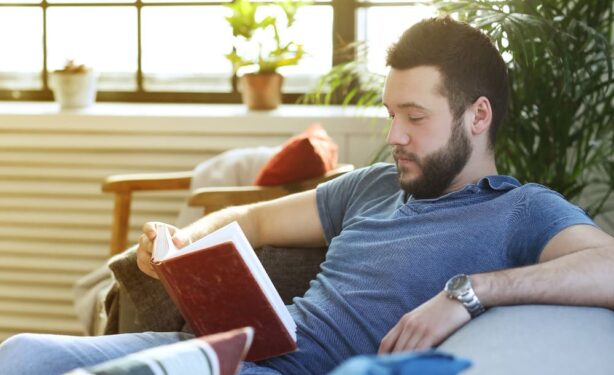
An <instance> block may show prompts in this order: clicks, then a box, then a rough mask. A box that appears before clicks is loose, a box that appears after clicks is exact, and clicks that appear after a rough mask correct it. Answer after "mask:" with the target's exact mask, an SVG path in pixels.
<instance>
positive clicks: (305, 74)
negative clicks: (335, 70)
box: [280, 5, 333, 92]
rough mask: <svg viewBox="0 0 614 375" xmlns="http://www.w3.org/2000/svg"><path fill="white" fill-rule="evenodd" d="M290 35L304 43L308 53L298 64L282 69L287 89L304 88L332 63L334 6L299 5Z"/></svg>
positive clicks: (298, 89)
mask: <svg viewBox="0 0 614 375" xmlns="http://www.w3.org/2000/svg"><path fill="white" fill-rule="evenodd" d="M316 25H317V26H316ZM314 26H316V27H314ZM287 35H288V38H289V40H294V41H296V42H297V43H301V44H303V47H304V48H305V55H304V57H303V58H302V59H301V61H300V62H299V64H298V65H296V66H288V67H283V68H281V69H280V72H281V73H282V74H283V75H284V76H285V77H286V79H285V80H284V92H305V91H306V90H307V89H308V88H310V87H311V86H312V85H313V84H315V82H316V81H317V79H318V77H319V76H320V75H322V74H324V73H326V72H328V71H329V70H330V68H331V66H332V59H333V57H332V55H333V36H332V35H333V8H332V7H331V6H324V5H321V6H305V7H302V8H300V9H299V11H298V12H297V14H296V22H295V23H294V25H293V26H292V29H291V30H290V31H288V32H287Z"/></svg>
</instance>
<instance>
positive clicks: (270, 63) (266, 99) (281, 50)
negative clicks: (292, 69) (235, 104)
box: [226, 0, 305, 110]
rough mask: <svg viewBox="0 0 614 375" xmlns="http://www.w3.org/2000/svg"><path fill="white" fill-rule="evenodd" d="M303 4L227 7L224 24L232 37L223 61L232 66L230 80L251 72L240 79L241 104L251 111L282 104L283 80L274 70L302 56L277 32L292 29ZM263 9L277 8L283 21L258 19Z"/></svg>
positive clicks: (239, 1) (243, 1)
mask: <svg viewBox="0 0 614 375" xmlns="http://www.w3.org/2000/svg"><path fill="white" fill-rule="evenodd" d="M304 4H305V3H304V2H303V1H292V0H284V1H275V2H273V3H271V4H265V3H256V2H252V1H249V0H235V1H233V2H232V3H230V4H227V5H226V7H228V8H230V9H231V10H232V15H230V16H228V17H226V20H227V21H228V22H229V23H230V26H231V27H232V33H233V36H234V41H233V48H232V52H231V53H229V54H227V55H226V58H228V60H230V62H231V63H232V66H233V76H237V75H238V73H240V72H239V70H245V69H250V68H251V70H252V72H250V73H244V74H242V75H241V76H240V77H239V86H240V89H241V94H242V98H243V102H244V103H245V104H247V106H248V107H249V108H250V109H253V110H269V109H274V108H277V106H279V104H280V103H281V85H282V83H283V77H282V76H281V75H280V74H279V73H278V72H277V69H278V68H280V67H282V66H289V65H296V64H298V62H299V60H300V59H301V58H302V57H303V54H304V52H303V46H302V45H301V44H297V43H295V42H293V41H287V40H285V39H284V38H283V37H282V33H281V32H280V29H282V30H287V29H289V28H291V27H292V26H293V24H294V21H295V16H296V12H297V10H298V9H299V8H300V7H301V6H302V5H304ZM265 6H273V7H277V8H278V9H277V10H281V13H282V14H283V15H284V16H285V17H280V15H267V16H264V17H259V16H262V14H257V13H260V12H258V10H259V9H260V8H262V7H265ZM284 34H285V33H284ZM243 68H245V69H243Z"/></svg>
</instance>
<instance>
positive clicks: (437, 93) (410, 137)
mask: <svg viewBox="0 0 614 375" xmlns="http://www.w3.org/2000/svg"><path fill="white" fill-rule="evenodd" d="M441 85H442V83H441V75H440V73H439V72H438V71H437V69H436V68H433V67H427V66H421V67H416V68H412V69H407V70H396V69H391V70H390V73H389V74H388V77H387V79H386V86H385V88H384V105H385V106H386V108H387V109H388V111H389V113H390V116H391V118H392V124H391V126H390V132H389V134H388V144H390V145H391V146H392V155H393V157H394V160H395V162H396V165H397V170H398V173H399V183H400V185H401V188H403V190H405V191H406V192H407V193H409V194H411V195H413V196H414V198H417V199H424V198H436V197H439V196H441V195H443V194H444V193H445V192H446V190H447V189H448V188H449V187H450V185H451V184H452V182H453V181H454V179H455V177H456V176H458V174H459V173H460V172H461V171H462V170H463V168H464V167H465V165H466V164H467V161H468V160H469V157H470V156H471V152H472V146H471V141H470V140H469V137H468V135H467V130H466V129H465V127H464V123H463V118H461V119H459V120H458V121H454V119H453V117H452V113H451V111H450V107H449V104H448V100H447V98H446V97H445V96H443V93H442V90H441V87H442V86H441Z"/></svg>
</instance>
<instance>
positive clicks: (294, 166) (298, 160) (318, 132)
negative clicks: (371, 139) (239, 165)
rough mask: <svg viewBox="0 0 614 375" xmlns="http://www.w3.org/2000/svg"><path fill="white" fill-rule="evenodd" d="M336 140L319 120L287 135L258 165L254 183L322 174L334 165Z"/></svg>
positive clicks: (297, 179)
mask: <svg viewBox="0 0 614 375" xmlns="http://www.w3.org/2000/svg"><path fill="white" fill-rule="evenodd" d="M337 158H338V154H337V144H336V143H335V141H333V139H332V138H331V137H329V136H328V134H327V133H326V130H324V128H322V125H320V124H313V125H311V126H310V127H309V128H307V129H306V130H305V131H304V132H302V133H301V134H299V135H296V136H294V137H292V138H290V139H289V140H288V141H287V142H286V143H284V145H283V146H282V148H281V150H280V151H279V152H277V153H276V154H275V155H273V157H272V158H271V159H270V160H269V161H268V162H267V163H266V164H265V165H264V166H263V167H262V168H261V169H260V172H258V175H257V176H256V181H254V185H257V186H269V185H280V184H286V183H290V182H296V181H302V180H307V179H309V178H315V177H319V176H322V175H323V174H325V173H326V172H328V171H330V170H331V169H334V168H336V167H337Z"/></svg>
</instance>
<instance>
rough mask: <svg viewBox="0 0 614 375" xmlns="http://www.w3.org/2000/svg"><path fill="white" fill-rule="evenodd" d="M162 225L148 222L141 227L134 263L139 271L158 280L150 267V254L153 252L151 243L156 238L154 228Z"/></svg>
mask: <svg viewBox="0 0 614 375" xmlns="http://www.w3.org/2000/svg"><path fill="white" fill-rule="evenodd" d="M157 225H163V224H162V223H157V222H148V223H145V225H143V234H141V236H140V237H139V241H138V248H137V250H136V263H137V266H138V267H139V269H140V270H141V271H142V272H143V273H145V274H146V275H148V276H151V277H153V278H156V279H157V278H158V275H157V274H156V271H155V270H154V269H153V267H152V266H151V253H152V251H153V241H154V240H155V238H156V226H157Z"/></svg>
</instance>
